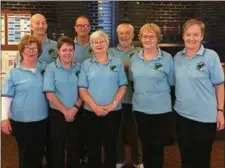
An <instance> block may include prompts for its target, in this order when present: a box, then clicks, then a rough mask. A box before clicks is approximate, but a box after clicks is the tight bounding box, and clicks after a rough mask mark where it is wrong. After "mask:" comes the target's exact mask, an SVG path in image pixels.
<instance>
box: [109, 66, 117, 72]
mask: <svg viewBox="0 0 225 168" xmlns="http://www.w3.org/2000/svg"><path fill="white" fill-rule="evenodd" d="M109 70H110V71H113V72H117V66H116V65H109Z"/></svg>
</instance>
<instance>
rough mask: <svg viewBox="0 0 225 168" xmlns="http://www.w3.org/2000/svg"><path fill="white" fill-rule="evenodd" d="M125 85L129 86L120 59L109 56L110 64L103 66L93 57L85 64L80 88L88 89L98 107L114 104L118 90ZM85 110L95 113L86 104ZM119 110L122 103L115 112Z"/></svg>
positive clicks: (82, 69)
mask: <svg viewBox="0 0 225 168" xmlns="http://www.w3.org/2000/svg"><path fill="white" fill-rule="evenodd" d="M124 85H127V77H126V73H125V71H124V67H123V63H122V62H121V61H120V59H118V58H115V57H111V56H108V62H107V63H106V64H101V63H99V62H97V60H96V58H95V56H93V57H92V58H89V59H87V60H85V61H84V62H83V64H82V66H81V71H80V74H79V82H78V86H79V87H80V88H86V89H87V90H88V92H89V94H90V95H91V97H92V99H93V100H94V101H95V103H96V104H97V105H107V104H110V103H112V102H113V100H114V97H115V95H116V93H117V91H118V89H119V88H120V87H121V86H124ZM84 109H86V110H89V111H93V110H92V109H91V108H90V107H89V106H88V105H87V104H86V103H85V104H84ZM119 109H121V103H120V104H118V106H117V108H116V109H115V110H119Z"/></svg>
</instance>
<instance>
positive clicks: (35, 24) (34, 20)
mask: <svg viewBox="0 0 225 168" xmlns="http://www.w3.org/2000/svg"><path fill="white" fill-rule="evenodd" d="M47 28H48V25H47V22H46V19H45V17H44V16H43V15H41V14H35V15H33V16H32V17H31V30H32V31H33V33H34V34H35V35H45V34H46V31H47Z"/></svg>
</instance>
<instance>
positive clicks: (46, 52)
mask: <svg viewBox="0 0 225 168" xmlns="http://www.w3.org/2000/svg"><path fill="white" fill-rule="evenodd" d="M30 24H31V25H30V28H31V31H32V34H33V35H34V36H35V37H36V38H37V39H38V40H40V41H41V42H42V53H41V56H40V57H39V58H38V60H39V61H42V62H45V63H46V64H49V63H51V62H53V61H55V60H56V58H57V42H56V41H54V40H50V39H49V38H48V37H47V34H46V31H47V28H48V24H47V21H46V18H45V16H44V15H42V14H39V13H37V14H34V15H33V16H32V17H31V19H30ZM20 58H21V57H18V58H17V59H19V60H20Z"/></svg>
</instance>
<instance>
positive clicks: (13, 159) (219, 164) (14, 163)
mask: <svg viewBox="0 0 225 168" xmlns="http://www.w3.org/2000/svg"><path fill="white" fill-rule="evenodd" d="M1 149H2V150H1V156H2V162H1V167H2V168H18V157H17V155H18V153H17V147H16V142H15V139H14V138H13V137H12V136H7V135H4V134H2V148H1ZM126 153H127V155H128V158H130V148H129V147H126ZM224 157H225V156H224V141H216V142H215V143H214V145H213V152H212V168H224V167H225V165H224ZM128 160H129V159H128ZM164 163H165V166H164V168H180V167H181V166H180V157H179V151H178V147H177V145H176V144H175V145H171V146H167V147H166V148H165V161H164Z"/></svg>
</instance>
